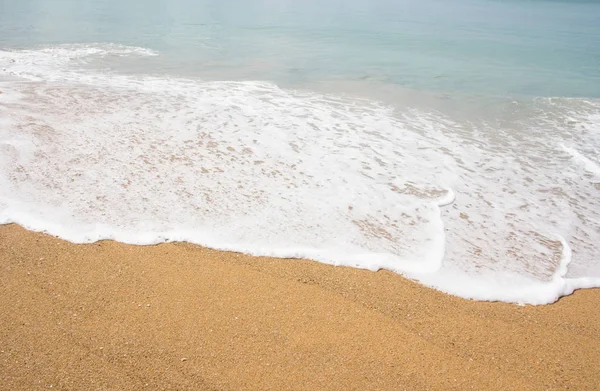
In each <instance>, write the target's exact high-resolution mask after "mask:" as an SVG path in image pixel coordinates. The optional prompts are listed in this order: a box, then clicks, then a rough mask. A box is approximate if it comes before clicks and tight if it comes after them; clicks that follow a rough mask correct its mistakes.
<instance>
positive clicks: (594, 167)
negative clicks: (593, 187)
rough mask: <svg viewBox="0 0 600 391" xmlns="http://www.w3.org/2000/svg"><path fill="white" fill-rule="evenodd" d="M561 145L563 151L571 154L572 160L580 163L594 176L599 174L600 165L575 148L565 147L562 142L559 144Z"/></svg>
mask: <svg viewBox="0 0 600 391" xmlns="http://www.w3.org/2000/svg"><path fill="white" fill-rule="evenodd" d="M561 147H562V149H563V150H564V151H565V152H567V153H568V154H569V155H571V157H572V158H573V160H575V161H576V162H577V163H579V164H580V165H582V166H583V168H584V169H585V170H586V171H588V172H590V173H592V174H594V175H596V176H600V166H599V165H598V164H596V163H594V162H593V161H592V160H590V159H589V158H587V157H586V156H584V155H583V154H582V153H581V152H579V151H578V150H576V149H575V148H571V147H567V146H566V145H564V144H561Z"/></svg>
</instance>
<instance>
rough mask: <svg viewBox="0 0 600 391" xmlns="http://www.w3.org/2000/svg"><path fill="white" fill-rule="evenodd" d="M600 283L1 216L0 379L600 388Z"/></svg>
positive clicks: (268, 386) (228, 385)
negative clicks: (226, 245)
mask: <svg viewBox="0 0 600 391" xmlns="http://www.w3.org/2000/svg"><path fill="white" fill-rule="evenodd" d="M599 305H600V290H598V289H594V290H581V291H577V292H575V294H573V295H572V296H569V297H565V298H563V299H561V300H559V301H558V302H557V303H555V304H552V305H548V306H539V307H533V306H526V307H520V306H517V305H510V304H504V303H485V302H474V301H468V300H463V299H459V298H456V297H452V296H449V295H445V294H443V293H440V292H437V291H435V290H431V289H428V288H425V287H422V286H420V285H418V284H416V283H414V282H412V281H409V280H407V279H404V278H402V277H400V276H399V275H396V274H393V273H390V272H385V271H380V272H377V273H373V272H369V271H364V270H357V269H352V268H346V267H332V266H327V265H322V264H319V263H316V262H311V261H304V260H285V259H272V258H262V257H251V256H246V255H241V254H236V253H228V252H220V251H215V250H210V249H206V248H202V247H199V246H194V245H190V244H185V243H169V244H163V245H157V246H131V245H125V244H120V243H116V242H110V241H104V242H99V243H95V244H88V245H75V244H71V243H68V242H65V241H62V240H59V239H56V238H53V237H50V236H47V235H44V234H39V233H32V232H29V231H26V230H25V229H23V228H21V227H19V226H16V225H4V226H0V315H1V320H0V389H1V390H37V389H58V390H140V389H148V390H156V389H165V390H175V389H177V390H287V389H294V390H354V389H355V390H371V389H372V390H375V389H377V390H403V389H407V390H468V389H476V390H509V389H514V390H548V389H566V388H569V389H573V390H598V389H600V367H599V364H598V363H599V362H600V311H598V306H599Z"/></svg>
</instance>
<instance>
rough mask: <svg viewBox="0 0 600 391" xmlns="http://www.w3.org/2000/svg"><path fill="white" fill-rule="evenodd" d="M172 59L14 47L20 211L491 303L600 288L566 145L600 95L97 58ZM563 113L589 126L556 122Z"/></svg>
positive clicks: (2, 140)
mask: <svg viewBox="0 0 600 391" xmlns="http://www.w3.org/2000/svg"><path fill="white" fill-rule="evenodd" d="M155 55H157V53H156V52H153V51H150V50H147V49H143V48H129V47H126V46H120V45H71V46H70V45H62V46H59V47H45V48H41V49H39V50H26V51H25V50H23V51H2V52H0V78H4V80H5V81H4V82H1V83H0V90H1V91H2V92H3V94H1V95H0V223H10V222H15V223H18V224H21V225H23V226H25V227H26V228H29V229H31V230H36V231H44V232H48V233H50V234H53V235H56V236H59V237H61V238H64V239H66V240H69V241H72V242H76V243H87V242H93V241H97V240H101V239H114V240H118V241H121V242H125V243H133V244H154V243H160V242H164V241H188V242H192V243H196V244H201V245H205V246H209V247H212V248H217V249H223V250H233V251H240V252H245V253H249V254H255V255H266V256H277V257H290V258H310V259H314V260H317V261H321V262H325V263H329V264H333V265H347V266H354V267H360V268H366V269H370V270H378V269H381V268H383V269H388V270H391V271H394V272H398V273H402V274H404V275H406V276H408V277H410V278H413V279H416V280H418V281H421V282H422V283H424V284H427V285H429V286H432V287H435V288H437V289H440V290H443V291H445V292H448V293H452V294H456V295H459V296H462V297H466V298H473V299H478V300H502V301H509V302H519V303H531V304H543V303H549V302H553V301H555V300H556V299H557V298H559V297H560V296H562V295H565V294H569V293H571V292H572V291H573V290H574V289H577V288H582V287H592V286H600V264H599V262H600V257H599V250H598V246H597V243H600V229H599V228H598V224H599V221H600V216H599V209H598V204H597V202H598V201H596V199H594V198H590V197H588V195H590V194H595V195H596V196H598V195H599V193H600V189H599V186H598V184H597V183H596V182H594V180H590V179H589V178H588V177H587V176H586V175H587V174H586V172H588V171H589V167H588V168H587V171H585V170H586V168H585V167H581V165H578V164H571V162H570V161H569V159H568V158H567V157H566V156H564V153H565V152H569V151H570V149H568V148H567V149H565V147H562V145H564V141H565V140H564V139H565V137H566V136H565V135H568V137H569V138H570V139H569V142H570V145H580V144H582V143H585V141H586V140H588V139H589V138H588V137H587V136H586V132H588V131H589V130H590V129H592V128H594V127H595V126H596V125H597V124H596V123H595V122H594V121H593V120H591V119H590V118H593V116H594V115H596V114H597V112H598V110H599V108H598V106H596V105H595V103H594V102H592V103H589V102H588V106H585V107H583V106H581V105H580V104H578V103H577V104H575V106H574V108H573V107H571V106H572V105H573V104H574V103H573V102H570V101H561V100H558V101H552V102H540V103H539V105H538V106H536V107H534V109H531V108H530V109H528V110H530V111H528V112H527V115H526V116H525V117H524V118H525V120H524V121H523V122H519V123H516V122H514V121H513V122H511V121H508V122H507V123H502V124H490V123H489V122H490V121H489V119H486V120H478V121H477V122H476V121H474V122H473V123H465V122H464V121H463V122H460V121H458V120H453V119H452V117H451V116H450V115H448V114H444V113H440V112H436V111H433V110H426V109H424V108H408V107H404V108H398V107H391V106H389V105H385V104H382V103H378V102H374V101H371V100H366V99H360V98H356V97H344V96H334V95H327V94H317V93H313V92H308V91H296V90H286V89H282V88H280V87H278V86H277V85H275V84H272V83H268V82H259V81H243V82H232V81H202V80H197V79H192V78H177V77H166V76H161V77H156V76H149V75H147V74H146V75H144V74H138V75H124V74H119V73H116V72H113V73H108V72H107V71H105V70H103V71H101V70H97V69H94V68H93V66H91V65H93V61H94V60H97V59H98V58H103V57H106V56H155ZM0 80H1V79H0ZM557 105H558V106H560V107H558V108H556V106H557ZM563 106H564V107H563ZM582 107H583V108H582ZM560 110H562V112H564V113H568V115H569V116H571V117H572V118H576V120H575V121H574V122H573V123H575V124H576V125H574V126H575V127H577V126H579V127H580V128H582V129H583V130H581V129H580V128H577V129H576V130H577V131H579V132H580V134H578V135H575V136H574V135H573V134H572V132H570V131H571V130H572V129H566V130H565V129H564V128H561V127H560V126H557V125H556V123H555V122H556V121H557V118H556V116H557V114H556V113H557V112H559V111H560ZM548 112H549V113H551V114H548ZM565 115H566V114H565ZM520 117H523V115H522V113H520ZM533 124H536V125H533ZM540 124H542V125H540ZM536 126H537V127H536ZM549 129H550V130H549ZM592 130H593V129H592ZM565 132H566V133H565ZM560 152H562V153H563V155H561V154H560ZM569 153H570V152H569ZM571 155H572V154H571ZM567 156H568V155H567ZM586 167H587V166H586ZM582 168H583V169H584V172H582V171H581V169H582ZM596 198H599V197H596Z"/></svg>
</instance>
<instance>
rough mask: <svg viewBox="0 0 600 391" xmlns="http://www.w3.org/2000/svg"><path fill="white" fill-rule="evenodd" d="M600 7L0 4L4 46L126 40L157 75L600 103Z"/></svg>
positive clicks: (473, 1) (382, 2) (491, 2)
mask: <svg viewBox="0 0 600 391" xmlns="http://www.w3.org/2000/svg"><path fill="white" fill-rule="evenodd" d="M599 26H600V3H599V2H597V1H541V0H534V1H531V0H527V1H517V0H513V1H502V0H459V1H452V2H448V1H442V0H425V1H413V0H374V1H360V0H351V1H342V0H325V1H310V0H309V1H293V0H280V1H273V0H268V1H266V0H254V1H246V0H225V1H217V0H203V1H191V0H187V1H186V0H175V1H156V0H151V1H116V0H97V1H84V2H82V1H74V0H55V1H51V2H48V1H33V0H23V1H11V0H3V1H2V2H1V3H0V45H1V46H2V47H30V46H33V45H44V44H63V43H84V42H89V43H96V42H117V43H122V44H125V45H132V46H140V47H147V48H151V49H155V50H158V51H160V52H161V53H164V54H165V56H164V57H165V58H163V59H161V61H162V63H161V64H155V65H156V67H157V68H156V70H157V71H158V70H160V71H165V72H175V73H193V74H198V75H203V76H204V75H207V76H210V77H212V78H216V79H221V78H227V79H228V80H229V79H231V78H236V79H258V80H273V81H276V82H278V83H285V84H291V85H295V84H298V83H300V84H301V83H305V82H316V81H330V80H343V81H347V80H359V81H360V80H374V81H377V82H380V83H383V84H390V85H395V86H401V87H404V88H415V89H421V90H425V91H429V92H436V93H438V92H444V93H452V92H465V93H482V94H494V95H526V96H585V97H600V88H598V86H599V85H600V27H599Z"/></svg>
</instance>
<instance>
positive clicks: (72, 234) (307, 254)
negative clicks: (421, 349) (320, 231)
mask: <svg viewBox="0 0 600 391" xmlns="http://www.w3.org/2000/svg"><path fill="white" fill-rule="evenodd" d="M2 201H3V200H0V203H1V202H2ZM12 206H13V207H12V208H4V211H3V212H2V213H0V224H11V223H15V224H18V225H20V226H22V227H23V228H25V229H27V230H30V231H34V232H43V233H46V234H49V235H52V236H57V237H59V238H62V239H64V240H67V241H69V242H72V243H78V244H85V243H93V242H97V241H100V240H115V241H118V242H121V243H125V244H131V245H154V244H159V243H165V242H188V243H192V244H196V245H200V246H204V247H209V248H212V249H215V250H221V251H232V252H239V253H245V254H249V255H255V256H267V257H277V258H291V259H311V260H315V261H318V262H321V263H325V264H329V265H333V266H349V267H355V268H360V269H367V270H371V271H378V270H380V269H385V270H389V271H391V272H395V273H398V274H401V275H403V276H405V277H407V278H409V279H412V280H415V281H417V282H419V283H421V284H423V285H425V286H427V287H430V288H433V289H436V290H439V291H441V292H444V293H448V294H451V295H454V296H459V297H462V298H465V299H472V300H477V301H500V302H507V303H516V304H520V305H525V304H531V305H543V304H550V303H554V302H555V301H557V300H558V299H559V298H561V297H562V296H566V295H570V294H571V293H573V292H574V291H575V290H577V289H584V288H597V287H600V278H596V277H584V278H565V277H564V276H565V275H566V272H567V267H568V264H569V262H570V261H571V250H570V248H569V246H568V244H567V242H566V241H565V240H564V239H563V238H559V240H560V241H561V243H563V258H562V260H561V263H560V264H559V266H558V267H557V270H556V272H555V275H554V276H553V278H552V280H551V281H547V282H544V281H539V280H534V279H531V278H527V277H524V276H521V275H517V274H513V273H507V272H499V273H495V274H494V275H493V277H490V276H480V275H475V276H473V275H469V274H466V273H465V272H460V271H457V270H453V269H449V268H441V269H439V270H423V268H419V267H414V266H413V267H411V265H414V263H412V262H405V263H403V268H398V259H397V257H394V256H391V255H390V254H377V253H360V252H356V251H353V250H349V249H348V250H346V251H339V250H336V251H331V250H322V249H315V248H307V247H286V248H276V247H269V248H266V247H261V246H252V245H240V244H236V243H228V242H224V241H219V240H218V238H215V237H214V235H212V234H211V233H210V232H207V231H198V230H193V231H192V230H173V231H146V232H133V231H123V230H120V231H119V230H115V229H114V227H110V226H108V225H104V224H90V225H89V226H87V227H81V226H78V227H77V229H70V228H68V225H65V224H60V223H57V222H53V221H44V220H41V219H39V218H35V217H33V216H32V215H31V214H28V213H26V212H25V211H24V210H21V211H20V213H19V211H18V210H16V209H15V208H14V206H15V205H14V204H13V205H12ZM430 267H431V266H429V268H430Z"/></svg>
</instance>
